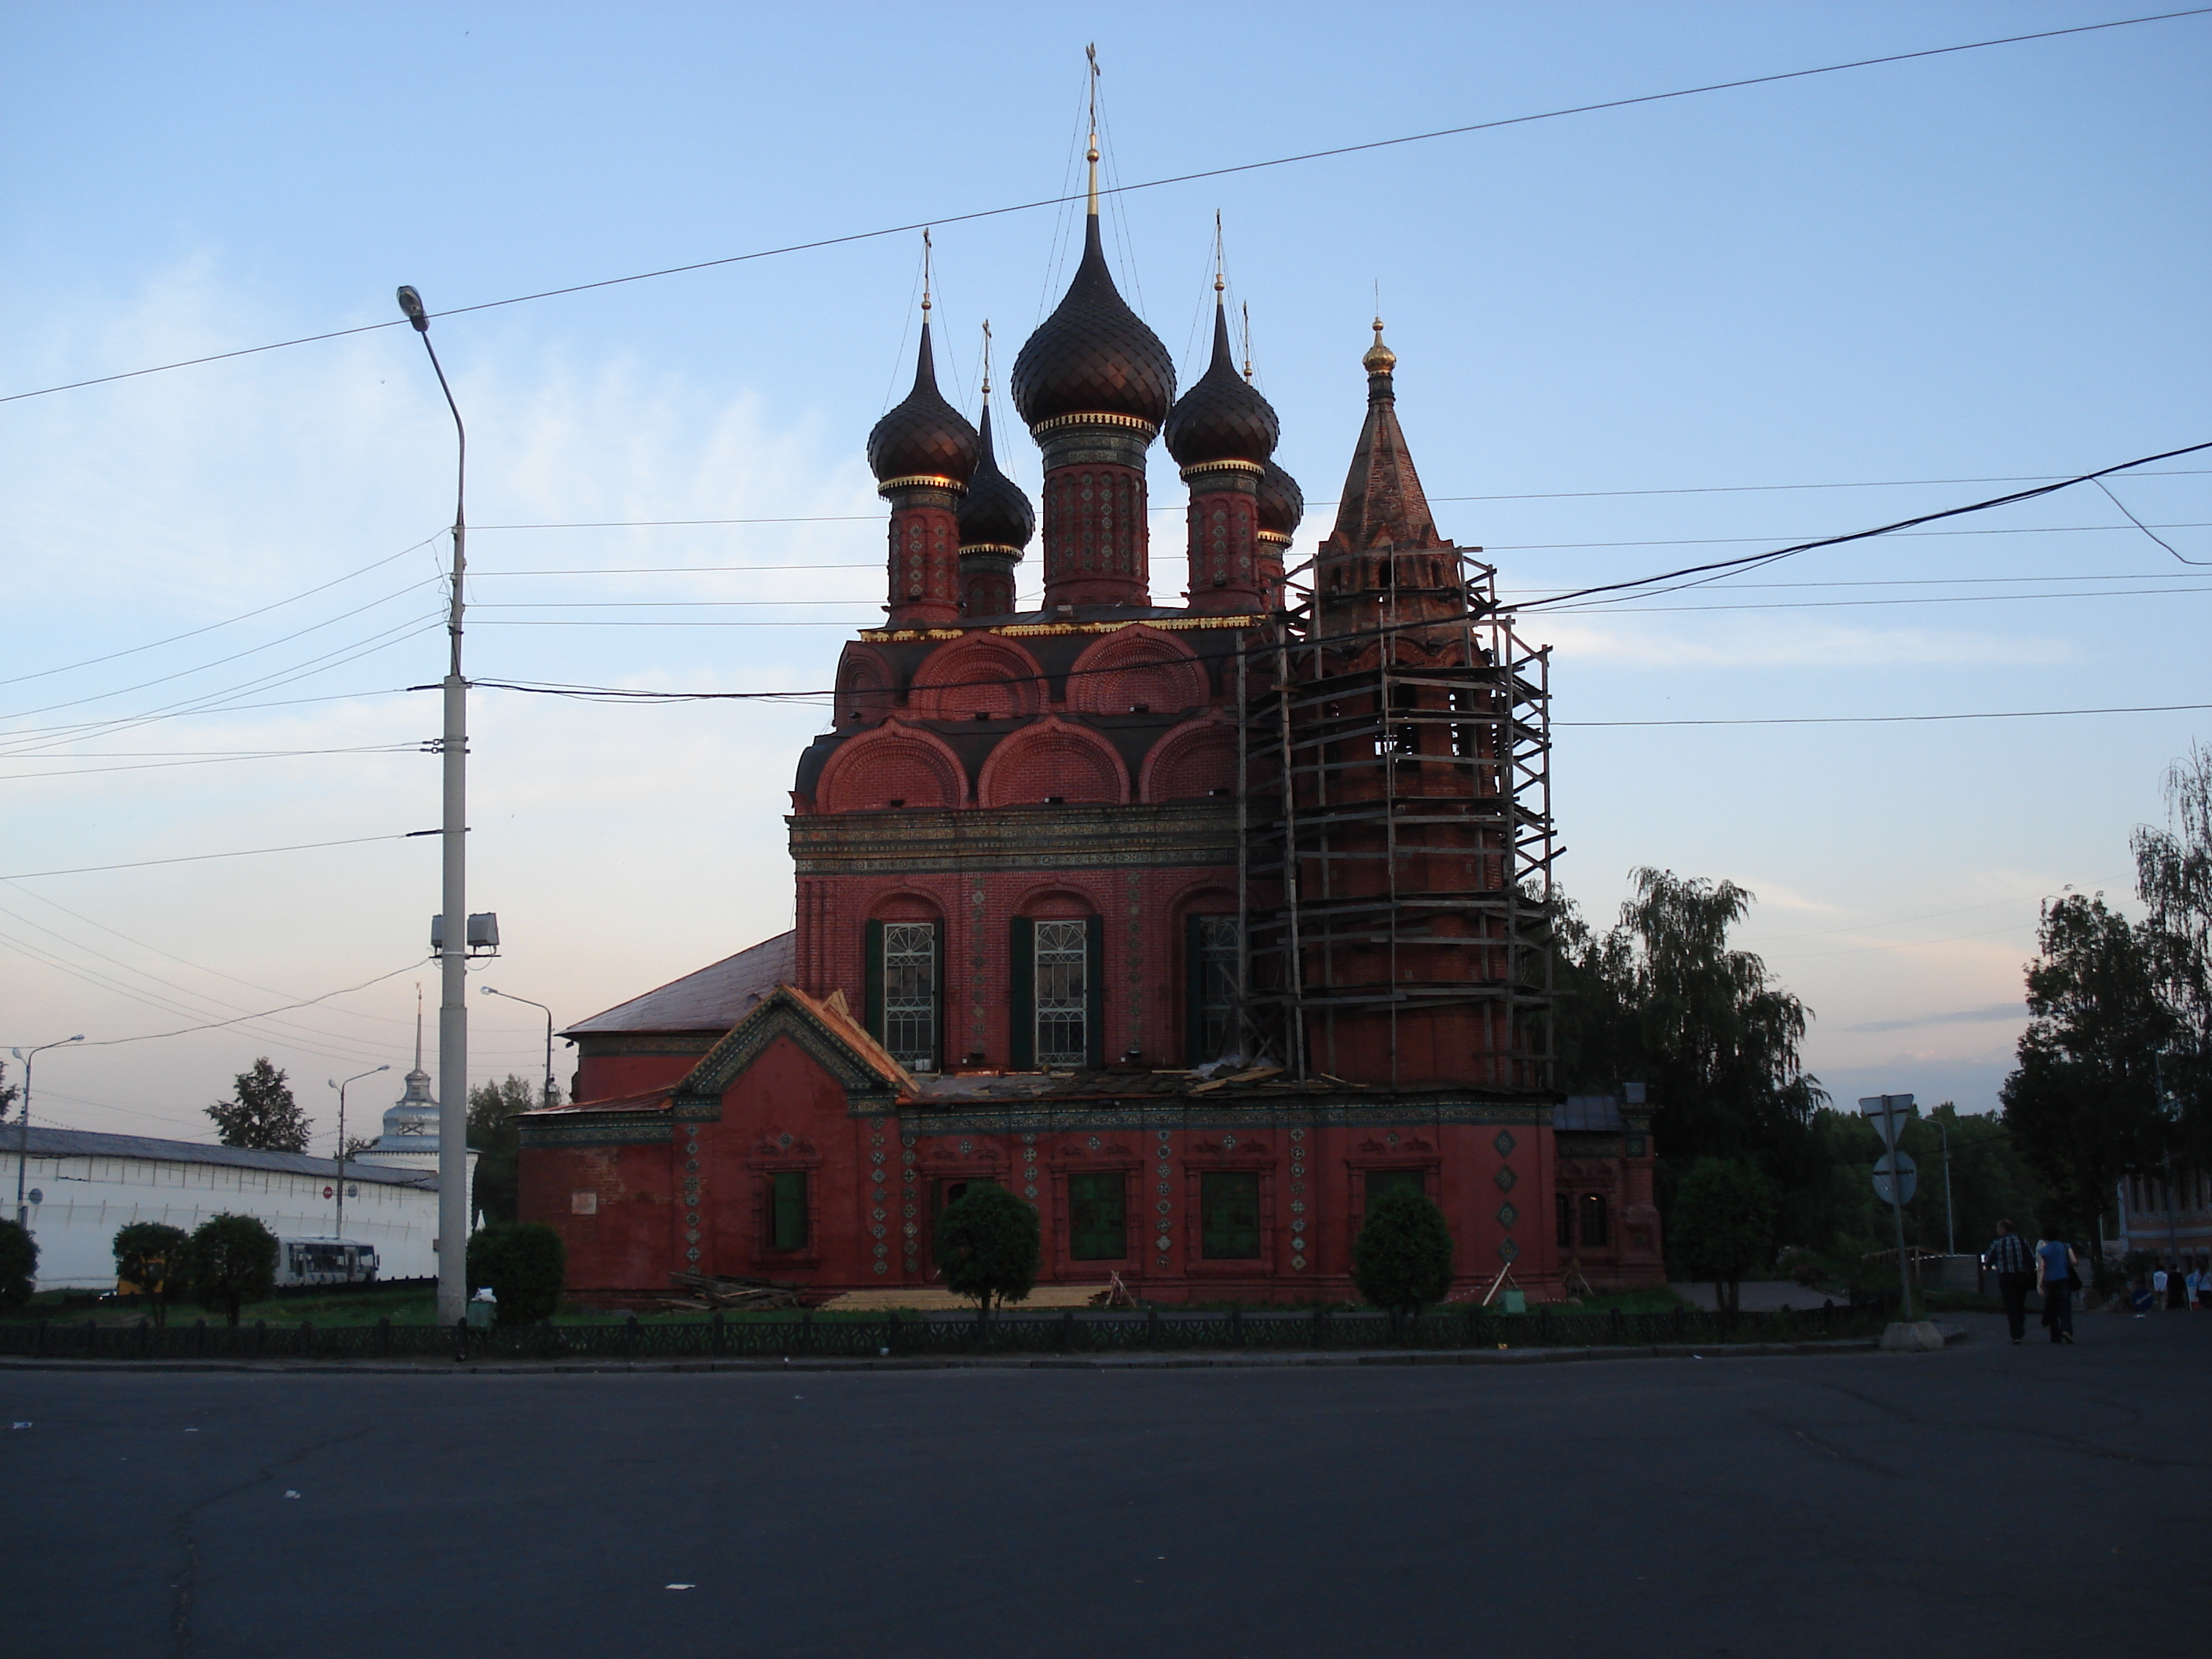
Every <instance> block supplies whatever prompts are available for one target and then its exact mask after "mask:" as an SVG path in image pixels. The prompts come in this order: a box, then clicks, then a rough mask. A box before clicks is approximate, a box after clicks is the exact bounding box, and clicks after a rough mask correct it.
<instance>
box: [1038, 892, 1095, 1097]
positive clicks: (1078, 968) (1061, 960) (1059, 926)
mask: <svg viewBox="0 0 2212 1659" xmlns="http://www.w3.org/2000/svg"><path fill="white" fill-rule="evenodd" d="M1035 939H1036V944H1035V947H1034V948H1035V951H1036V956H1035V957H1034V960H1035V962H1036V1063H1037V1064H1038V1065H1039V1066H1087V1065H1088V1064H1090V1061H1091V1034H1090V1020H1089V1014H1090V1007H1089V1003H1090V989H1091V985H1090V965H1091V950H1090V925H1089V924H1088V923H1087V922H1081V921H1040V922H1038V923H1037V924H1036V935H1035Z"/></svg>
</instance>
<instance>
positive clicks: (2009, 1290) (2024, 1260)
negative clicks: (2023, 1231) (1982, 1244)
mask: <svg viewBox="0 0 2212 1659" xmlns="http://www.w3.org/2000/svg"><path fill="white" fill-rule="evenodd" d="M1982 1259H1983V1260H1984V1261H1987V1262H1988V1263H1989V1264H1990V1271H1991V1272H1993V1273H1996V1276H1997V1294H1998V1296H2000V1297H2002V1298H2003V1299H2004V1310H2005V1323H2006V1324H2008V1325H2009V1326H2011V1327H2012V1340H2014V1341H2015V1342H2018V1341H2020V1340H2021V1339H2022V1338H2024V1337H2025V1336H2026V1335H2027V1293H2028V1291H2030V1290H2031V1289H2033V1287H2034V1285H2035V1256H2034V1254H2033V1252H2032V1251H2031V1250H2029V1249H2028V1248H2027V1240H2026V1239H2024V1238H2022V1237H2021V1236H2020V1235H2019V1234H2018V1233H2016V1232H2015V1231H2013V1230H2012V1223H2011V1222H2009V1221H2000V1222H1998V1223H1997V1236H1996V1237H1995V1238H1994V1239H1992V1240H1990V1248H1989V1249H1987V1250H1985V1251H1984V1252H1983V1258H1982Z"/></svg>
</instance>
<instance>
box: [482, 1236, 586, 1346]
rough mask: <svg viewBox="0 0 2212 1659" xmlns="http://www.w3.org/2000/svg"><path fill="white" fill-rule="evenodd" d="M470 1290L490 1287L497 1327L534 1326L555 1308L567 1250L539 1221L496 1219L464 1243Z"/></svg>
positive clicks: (557, 1305)
mask: <svg viewBox="0 0 2212 1659" xmlns="http://www.w3.org/2000/svg"><path fill="white" fill-rule="evenodd" d="M468 1272H469V1288H470V1289H471V1291H477V1290H482V1289H483V1288H484V1287H485V1286H487V1285H489V1287H490V1289H491V1293H492V1294H493V1295H494V1296H495V1297H498V1298H499V1322H500V1323H501V1324H502V1325H535V1324H537V1323H538V1322H540V1321H541V1320H547V1319H550V1318H552V1317H553V1316H554V1315H555V1314H556V1312H558V1311H559V1310H560V1307H561V1287H562V1283H563V1282H564V1281H565V1280H566V1279H567V1277H568V1246H567V1245H565V1244H563V1243H562V1242H561V1235H560V1234H558V1233H556V1232H555V1231H553V1229H552V1228H550V1227H549V1226H547V1225H545V1224H544V1222H542V1221H495V1222H494V1223H493V1224H492V1225H490V1226H489V1227H486V1228H485V1229H484V1230H483V1231H482V1232H479V1233H477V1234H474V1235H473V1236H471V1238H470V1239H469V1264H468Z"/></svg>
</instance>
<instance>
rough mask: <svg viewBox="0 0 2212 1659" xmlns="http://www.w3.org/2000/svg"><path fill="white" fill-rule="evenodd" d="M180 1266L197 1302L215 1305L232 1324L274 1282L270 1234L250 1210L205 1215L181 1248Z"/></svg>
mask: <svg viewBox="0 0 2212 1659" xmlns="http://www.w3.org/2000/svg"><path fill="white" fill-rule="evenodd" d="M185 1271H186V1273H187V1275H188V1276H189V1277H190V1279H191V1282H192V1288H193V1289H194V1290H196V1291H197V1292H198V1293H199V1298H200V1305H201V1306H202V1307H203V1308H211V1309H220V1310H222V1313H223V1315H224V1316H225V1317H227V1318H228V1320H229V1321H230V1322H231V1323H232V1324H234V1325H235V1324H236V1323H238V1312H239V1310H240V1308H241V1307H243V1306H244V1305H245V1304H246V1303H248V1302H258V1301H260V1300H261V1299H262V1298H263V1297H265V1296H267V1295H268V1294H269V1292H270V1291H273V1290H275V1289H276V1234H274V1233H272V1232H270V1231H269V1229H268V1228H266V1227H264V1226H263V1225H261V1223H260V1221H259V1220H258V1218H255V1217H252V1216H250V1215H229V1214H223V1215H211V1216H210V1217H209V1218H207V1219H206V1220H205V1221H203V1222H202V1223H200V1225H199V1227H198V1230H197V1231H195V1232H194V1233H193V1234H192V1237H191V1243H190V1244H189V1245H188V1246H187V1247H186V1249H185Z"/></svg>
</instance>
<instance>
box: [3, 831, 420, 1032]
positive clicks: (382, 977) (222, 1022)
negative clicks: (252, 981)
mask: <svg viewBox="0 0 2212 1659" xmlns="http://www.w3.org/2000/svg"><path fill="white" fill-rule="evenodd" d="M372 839H381V837H372ZM327 844H329V845H332V846H337V845H339V844H341V843H338V842H331V843H327ZM218 856H220V855H218ZM12 879H13V878H12V877H8V876H0V881H8V880H12ZM421 971H422V963H419V962H410V963H408V964H407V965H406V966H405V967H404V968H394V969H392V971H391V972H390V973H388V974H379V975H377V976H376V977H375V978H374V979H365V980H363V981H362V982H361V983H360V984H358V985H348V986H345V987H343V988H342V989H339V990H336V991H325V992H324V993H323V994H322V995H320V996H319V997H308V998H307V999H305V1000H302V1001H300V1002H288V1003H286V1004H285V1005H284V1006H283V1007H281V1008H267V1009H264V1010H263V1011H261V1012H259V1013H253V1014H240V1016H239V1017H238V1018H236V1019H218V1020H212V1021H210V1022H209V1023H208V1024H205V1025H187V1026H185V1027H184V1028H183V1029H181V1030H174V1031H148V1032H147V1033H145V1034H144V1035H143V1036H131V1037H108V1038H106V1040H105V1041H102V1042H88V1043H86V1044H85V1045H84V1046H85V1047H86V1048H119V1047H121V1046H122V1045H123V1044H125V1043H126V1042H159V1041H160V1040H161V1038H163V1037H173V1036H191V1034H192V1033H193V1032H195V1031H219V1030H222V1029H223V1028H224V1027H225V1026H227V1025H242V1024H245V1023H246V1021H248V1020H252V1019H266V1018H269V1016H270V1015H271V1014H288V1013H290V1012H292V1011H293V1010H294V1009H295V1008H312V1007H313V1006H315V1005H316V1004H317V1003H319V1002H328V1001H329V1000H331V998H332V997H343V996H350V995H352V994H353V993H355V992H356V991H366V990H367V989H368V987H370V986H372V985H381V984H383V983H384V981H386V980H387V979H398V977H399V976H400V975H402V974H416V973H420V972H421ZM301 1046H304V1045H301Z"/></svg>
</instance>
